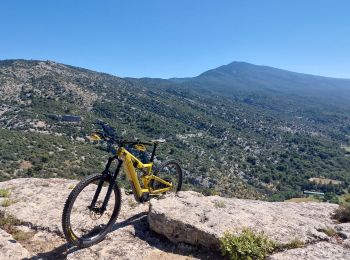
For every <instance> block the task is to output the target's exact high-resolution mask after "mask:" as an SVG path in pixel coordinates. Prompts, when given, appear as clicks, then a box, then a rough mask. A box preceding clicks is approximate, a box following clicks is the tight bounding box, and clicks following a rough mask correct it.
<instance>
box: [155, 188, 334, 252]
mask: <svg viewBox="0 0 350 260" xmlns="http://www.w3.org/2000/svg"><path fill="white" fill-rule="evenodd" d="M335 208H337V205H334V204H329V203H292V202H264V201H257V200H242V199H228V198H221V197H218V196H210V197H205V196H203V195H201V194H199V193H196V192H191V191H186V192H180V193H178V194H177V195H176V196H169V197H167V198H165V199H163V200H151V203H150V212H149V215H148V221H149V224H150V228H151V229H152V230H154V231H156V232H157V233H159V234H162V235H164V236H166V237H167V238H168V239H169V240H171V241H173V242H185V243H189V244H192V245H201V246H204V247H207V248H218V246H219V238H220V237H221V236H222V235H223V233H224V232H225V231H232V232H237V230H238V232H239V229H242V228H243V227H248V228H251V229H253V230H256V231H263V232H264V233H265V234H266V235H267V236H268V237H269V238H270V239H272V240H274V241H275V242H276V243H278V244H281V245H284V244H288V243H289V242H290V241H292V240H293V239H299V240H302V241H304V242H305V243H310V242H313V241H319V240H328V239H329V238H328V236H327V235H326V234H325V233H323V232H322V231H321V230H322V229H324V228H326V227H333V226H334V225H335V223H334V222H333V220H332V219H331V218H330V216H331V213H332V212H333V211H334V209H335Z"/></svg>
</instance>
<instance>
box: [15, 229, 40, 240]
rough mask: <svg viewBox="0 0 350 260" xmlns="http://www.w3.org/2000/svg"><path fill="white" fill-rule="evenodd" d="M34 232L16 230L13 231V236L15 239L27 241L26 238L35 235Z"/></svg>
mask: <svg viewBox="0 0 350 260" xmlns="http://www.w3.org/2000/svg"><path fill="white" fill-rule="evenodd" d="M34 234H35V233H34V232H25V231H22V230H15V231H14V232H13V233H12V236H13V238H14V239H15V240H17V241H25V240H29V239H31V238H32V237H33V236H34Z"/></svg>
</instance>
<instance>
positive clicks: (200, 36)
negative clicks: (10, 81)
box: [0, 0, 350, 78]
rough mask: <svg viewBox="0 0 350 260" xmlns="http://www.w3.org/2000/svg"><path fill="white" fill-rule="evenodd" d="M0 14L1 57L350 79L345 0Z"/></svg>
mask: <svg viewBox="0 0 350 260" xmlns="http://www.w3.org/2000/svg"><path fill="white" fill-rule="evenodd" d="M0 12H1V15H0V31H1V38H0V59H13V58H23V59H42V60H54V61H58V62H61V63H66V64H70V65H75V66H79V67H84V68H89V69H93V70H97V71H102V72H107V73H111V74H114V75H118V76H132V77H142V76H148V77H163V78H169V77H184V76H195V75H198V74H199V73H201V72H203V71H205V70H208V69H211V68H215V67H218V66H220V65H223V64H227V63H230V62H231V61H246V62H251V63H254V64H261V65H269V66H273V67H278V68H284V69H288V70H292V71H298V72H305V73H312V74H318V75H325V76H334V77H346V78H350V1H347V0H337V1H334V0H328V1H326V0H283V1H281V0H264V1H262V0H255V1H254V0H240V1H234V0H231V1H225V0H220V1H218V0H217V1H214V0H211V1H209V0H208V1H207V0H176V1H175V0H173V1H170V0H168V1H167V0H147V1H146V0H139V1H133V0H128V1H97V0H96V1H88V0H85V1H78V0H74V1H73V0H70V1H68V0H59V1H47V0H45V1H44V0H36V1H25V0H23V1H19V0H2V1H1V2H0Z"/></svg>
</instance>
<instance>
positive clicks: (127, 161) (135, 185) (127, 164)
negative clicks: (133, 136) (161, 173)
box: [117, 147, 173, 200]
mask: <svg viewBox="0 0 350 260" xmlns="http://www.w3.org/2000/svg"><path fill="white" fill-rule="evenodd" d="M117 156H118V158H120V159H121V160H123V167H124V172H125V174H126V176H127V177H128V180H129V181H130V184H131V187H132V189H133V192H134V196H135V198H136V199H137V200H139V199H140V198H142V196H143V195H144V194H154V195H155V194H160V193H164V192H167V191H169V190H170V189H171V188H173V184H172V183H170V182H168V181H165V180H163V179H161V178H159V177H157V176H155V175H153V174H152V167H153V162H150V163H142V162H141V161H140V160H139V159H138V158H136V157H135V156H134V155H133V154H132V153H130V152H129V151H128V150H126V148H124V147H120V148H119V149H118V151H117ZM135 167H136V168H135ZM136 169H140V170H141V171H142V172H143V174H142V176H141V177H140V178H141V181H142V183H140V181H139V179H138V177H137V173H136ZM152 180H154V181H157V182H159V183H162V184H164V185H165V186H167V187H165V188H161V189H152V187H151V185H150V183H151V181H152ZM141 184H142V185H141Z"/></svg>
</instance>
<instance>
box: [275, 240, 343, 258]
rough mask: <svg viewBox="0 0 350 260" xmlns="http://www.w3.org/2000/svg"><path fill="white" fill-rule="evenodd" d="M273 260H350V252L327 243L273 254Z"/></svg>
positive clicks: (339, 246)
mask: <svg viewBox="0 0 350 260" xmlns="http://www.w3.org/2000/svg"><path fill="white" fill-rule="evenodd" d="M269 259H271V260H278V259H283V260H295V259H308V260H320V259H342V260H347V259H350V251H349V250H347V249H345V248H344V247H342V246H341V245H337V244H331V243H326V242H319V243H315V244H311V245H308V246H307V247H305V248H295V249H291V250H287V251H284V252H280V253H277V254H273V255H272V256H270V257H269Z"/></svg>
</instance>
